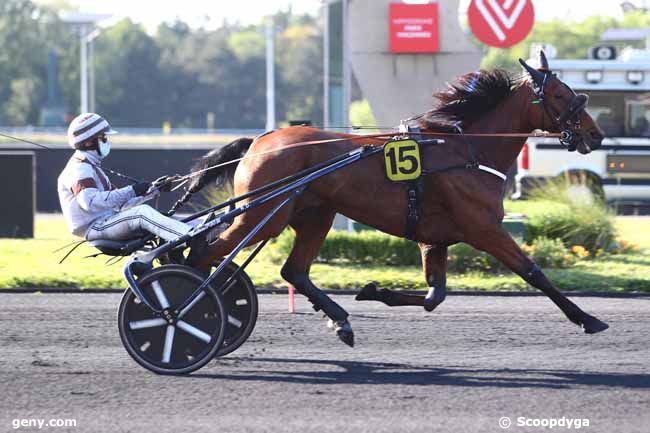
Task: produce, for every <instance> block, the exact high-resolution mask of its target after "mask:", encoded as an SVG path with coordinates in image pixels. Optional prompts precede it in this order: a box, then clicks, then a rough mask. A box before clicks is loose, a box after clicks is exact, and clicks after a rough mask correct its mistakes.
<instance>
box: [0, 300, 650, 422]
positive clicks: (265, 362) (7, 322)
mask: <svg viewBox="0 0 650 433" xmlns="http://www.w3.org/2000/svg"><path fill="white" fill-rule="evenodd" d="M335 299H336V300H337V301H339V302H340V303H341V304H342V305H343V306H344V307H345V308H347V309H348V311H349V312H350V313H351V314H352V318H351V319H352V324H353V326H354V329H355V332H356V342H357V345H356V347H355V348H354V349H350V348H348V347H346V346H344V345H343V344H342V343H341V342H339V341H338V339H337V338H336V336H335V335H334V334H333V333H332V332H331V331H329V330H328V329H327V328H326V326H325V321H324V320H323V319H321V315H320V313H315V312H313V311H312V310H310V309H309V308H308V305H307V303H306V302H305V301H304V300H303V299H302V298H300V299H299V300H298V304H297V305H298V313H297V314H293V315H291V314H288V313H287V312H286V302H287V300H286V296H281V295H261V296H260V303H261V312H260V318H259V320H258V325H257V328H256V330H255V332H254V333H253V335H252V336H251V338H250V340H249V341H248V342H247V343H246V344H244V346H242V347H241V348H240V349H239V350H238V351H236V352H235V353H233V354H231V355H229V356H228V357H226V358H223V359H219V360H216V361H213V362H211V363H210V364H208V365H207V366H206V367H204V368H203V369H201V370H200V371H198V372H197V373H195V374H193V375H192V376H190V377H162V376H156V375H154V374H152V373H149V372H148V371H146V370H143V369H142V368H140V367H139V366H138V365H136V364H135V362H133V361H132V360H131V359H130V358H129V357H128V355H127V353H126V352H125V350H124V349H123V348H122V346H121V343H120V340H119V336H118V333H117V324H116V315H115V311H116V308H117V304H118V302H119V295H116V294H47V295H46V294H6V293H3V294H0V326H1V328H0V341H1V343H2V344H1V347H2V354H1V355H0V388H1V389H2V394H1V396H0V431H2V432H4V431H51V432H63V431H71V432H84V433H85V432H92V433H99V432H111V433H114V432H138V433H140V432H168V431H169V432H171V431H173V432H178V433H181V432H216V431H220V432H246V431H269V432H274V433H275V432H289V431H300V432H308V431H314V432H326V431H331V432H337V433H338V432H347V431H349V432H355V433H356V432H373V433H375V432H404V431H421V432H433V431H445V432H479V431H480V432H498V431H504V430H502V428H501V427H500V426H499V422H500V419H501V418H502V417H509V418H510V421H511V423H512V425H511V426H510V428H509V429H507V431H513V432H520V431H567V430H570V431H572V430H576V424H575V422H574V423H573V424H572V428H571V429H569V428H568V427H566V426H556V427H555V428H553V429H552V430H551V429H549V427H548V426H536V427H535V426H530V427H522V426H520V425H517V424H518V423H519V422H520V420H521V419H523V420H524V421H522V422H528V423H530V424H533V423H538V424H540V423H543V422H544V421H543V419H550V418H554V419H556V420H561V419H562V418H563V417H564V419H565V421H564V423H565V424H566V423H567V422H568V420H577V419H578V420H580V424H581V427H582V428H581V429H580V430H581V431H587V432H608V433H610V432H627V433H631V432H648V431H650V430H649V427H648V426H650V411H648V408H649V407H650V343H649V339H648V336H649V335H650V299H648V298H634V299H619V298H616V299H612V298H588V297H580V298H575V299H574V300H575V301H576V302H577V303H578V305H580V306H581V307H583V309H585V310H586V311H587V312H589V313H591V314H594V315H597V316H598V317H599V318H601V319H602V320H605V321H607V322H608V323H609V324H610V326H611V328H610V329H609V330H607V331H605V332H604V333H601V334H598V335H594V336H588V335H584V334H582V333H581V332H580V330H579V328H577V327H576V326H574V325H572V324H570V323H569V322H568V321H567V320H566V319H564V317H563V316H562V315H561V313H560V312H559V310H557V308H556V307H555V306H554V305H553V304H552V303H551V302H550V301H549V300H547V299H546V298H544V297H498V296H451V297H449V298H448V299H447V301H446V302H445V304H443V305H442V306H441V307H440V308H439V310H437V311H435V312H434V313H425V312H424V311H422V310H420V309H419V308H414V307H411V308H402V309H390V308H388V307H386V306H384V305H383V304H374V303H359V302H356V301H354V299H353V297H351V296H343V295H341V296H335ZM53 418H57V419H75V420H76V423H77V426H76V427H75V428H64V427H49V428H48V427H43V428H42V429H41V430H39V429H38V428H36V427H32V428H27V427H23V428H20V429H14V428H13V427H14V424H13V423H14V422H15V421H14V420H29V419H46V420H48V419H53ZM585 419H588V420H589V421H588V423H589V426H588V427H587V426H586V425H585V422H584V420H585ZM535 420H537V421H535ZM501 422H502V423H506V422H505V421H503V420H502V421H501ZM548 422H549V421H546V423H548ZM556 422H557V421H556Z"/></svg>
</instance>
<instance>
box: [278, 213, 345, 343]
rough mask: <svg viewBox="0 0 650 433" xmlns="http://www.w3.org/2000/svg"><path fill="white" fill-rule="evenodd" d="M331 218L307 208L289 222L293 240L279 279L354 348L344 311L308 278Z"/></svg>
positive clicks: (330, 223) (326, 214) (327, 214)
mask: <svg viewBox="0 0 650 433" xmlns="http://www.w3.org/2000/svg"><path fill="white" fill-rule="evenodd" d="M334 215H335V212H334V211H332V210H331V209H329V208H307V209H304V210H302V211H301V212H300V213H298V214H297V215H295V216H294V217H293V218H292V219H291V221H290V223H289V224H290V225H291V227H293V228H294V230H295V231H296V238H295V241H294V244H293V249H292V250H291V254H289V257H288V258H287V261H286V262H285V264H284V266H282V271H281V274H282V278H284V279H285V280H286V281H287V282H289V283H290V284H293V285H294V287H295V288H296V290H297V291H298V292H299V293H301V294H302V295H305V296H306V297H307V298H308V299H309V301H310V302H311V303H312V304H313V306H314V310H316V311H318V310H323V313H325V314H326V315H327V317H329V318H330V319H331V320H332V322H334V324H335V327H336V333H337V335H338V336H339V338H340V339H341V340H342V341H343V342H344V343H345V344H347V345H349V346H354V333H353V331H352V326H350V323H349V322H348V313H347V311H345V310H344V309H343V308H341V306H339V305H338V304H337V303H336V302H334V301H332V299H330V297H329V296H327V295H326V294H325V293H323V292H322V291H321V290H320V289H319V288H318V287H316V286H315V285H314V283H313V282H312V281H311V280H310V278H309V269H310V267H311V263H312V261H313V260H314V258H316V255H317V254H318V251H319V250H320V247H321V245H323V241H324V240H325V237H326V236H327V232H328V231H329V229H330V227H331V226H332V221H333V220H334Z"/></svg>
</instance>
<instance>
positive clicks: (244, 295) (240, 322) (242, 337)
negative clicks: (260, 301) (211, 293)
mask: <svg viewBox="0 0 650 433" xmlns="http://www.w3.org/2000/svg"><path fill="white" fill-rule="evenodd" d="M218 264H219V263H215V264H214V265H213V266H214V267H216V266H217V265H218ZM237 269H239V266H237V265H236V264H235V263H230V264H229V265H228V266H226V267H225V268H224V269H223V271H222V272H221V275H219V276H218V277H217V278H216V279H215V281H213V282H212V286H213V287H214V288H215V289H218V288H219V287H221V285H222V284H223V283H224V282H225V281H226V280H227V279H228V278H229V277H230V276H231V275H232V274H233V272H235V271H236V270H237ZM213 270H214V268H213ZM219 294H220V295H221V297H222V298H223V303H224V308H225V309H226V314H227V318H228V319H227V322H226V336H225V338H224V341H223V345H222V346H221V349H219V351H218V352H217V356H223V355H227V354H229V353H231V352H234V351H235V350H237V349H238V348H239V346H241V345H242V344H244V342H245V341H246V340H247V339H248V337H249V336H250V335H251V333H252V332H253V328H255V322H257V293H256V292H255V286H254V285H253V282H252V281H251V279H250V278H249V277H248V275H246V273H245V272H244V271H243V270H242V271H241V272H240V273H239V274H238V275H237V277H236V278H235V280H234V281H233V282H232V283H231V284H230V285H229V286H227V287H225V288H224V290H223V291H221V292H220V293H219Z"/></svg>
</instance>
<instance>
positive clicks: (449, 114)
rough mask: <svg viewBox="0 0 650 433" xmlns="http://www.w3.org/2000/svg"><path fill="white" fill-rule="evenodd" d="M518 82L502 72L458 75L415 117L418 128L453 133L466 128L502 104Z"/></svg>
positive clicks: (496, 70) (478, 72) (517, 79)
mask: <svg viewBox="0 0 650 433" xmlns="http://www.w3.org/2000/svg"><path fill="white" fill-rule="evenodd" d="M521 83H522V79H521V78H519V77H513V76H511V75H510V74H508V72H506V71H504V70H502V69H494V70H492V71H485V70H480V71H477V72H471V73H469V74H465V75H462V76H460V77H459V78H458V79H457V80H456V81H455V82H454V83H451V84H448V87H447V90H444V91H442V92H438V93H434V94H433V96H434V98H436V99H437V100H438V103H437V105H436V106H435V107H434V108H433V109H432V110H430V111H427V112H426V113H424V114H422V115H421V116H420V117H419V120H418V124H419V126H420V127H421V128H426V129H434V130H442V131H445V132H454V124H460V125H461V126H463V127H467V126H468V125H470V124H472V123H473V122H474V121H476V120H477V119H478V118H480V117H481V116H482V115H484V114H485V113H487V112H488V111H490V110H492V109H493V108H495V107H496V106H497V105H499V104H500V103H501V102H503V101H504V100H505V99H506V98H507V97H508V96H510V95H511V94H512V92H513V91H514V90H515V89H517V88H518V87H519V86H520V85H521Z"/></svg>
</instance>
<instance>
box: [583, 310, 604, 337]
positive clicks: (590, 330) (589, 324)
mask: <svg viewBox="0 0 650 433" xmlns="http://www.w3.org/2000/svg"><path fill="white" fill-rule="evenodd" d="M580 326H582V330H583V331H584V333H585V334H596V333H598V332H601V331H604V330H605V329H607V328H609V325H608V324H607V323H605V322H603V321H602V320H598V319H596V318H595V317H594V316H590V315H588V314H587V315H586V317H585V318H584V319H582V323H581V325H580Z"/></svg>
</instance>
